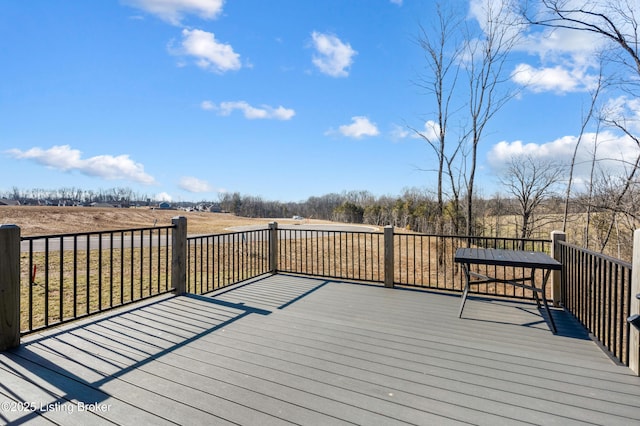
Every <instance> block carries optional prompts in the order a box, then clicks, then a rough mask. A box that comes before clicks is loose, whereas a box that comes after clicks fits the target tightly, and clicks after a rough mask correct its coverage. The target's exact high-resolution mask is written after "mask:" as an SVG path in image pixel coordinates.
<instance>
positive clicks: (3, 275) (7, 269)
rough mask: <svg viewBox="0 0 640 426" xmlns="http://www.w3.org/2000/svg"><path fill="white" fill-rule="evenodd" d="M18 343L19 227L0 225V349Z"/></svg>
mask: <svg viewBox="0 0 640 426" xmlns="http://www.w3.org/2000/svg"><path fill="white" fill-rule="evenodd" d="M19 345H20V228H19V227H18V226H16V225H0V351H4V350H6V349H9V348H14V347H16V346H19Z"/></svg>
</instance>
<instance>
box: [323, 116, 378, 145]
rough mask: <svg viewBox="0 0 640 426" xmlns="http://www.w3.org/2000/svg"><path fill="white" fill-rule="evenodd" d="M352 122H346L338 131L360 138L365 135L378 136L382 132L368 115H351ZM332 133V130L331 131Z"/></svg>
mask: <svg viewBox="0 0 640 426" xmlns="http://www.w3.org/2000/svg"><path fill="white" fill-rule="evenodd" d="M351 121H353V123H351V124H348V125H347V124H345V125H343V126H340V127H339V128H338V131H339V132H340V133H341V134H342V135H343V136H346V137H349V138H355V139H360V138H362V137H363V136H377V135H379V134H380V131H379V130H378V127H377V126H376V125H375V123H372V122H371V121H369V119H368V118H367V117H362V116H358V117H351ZM329 133H331V132H329Z"/></svg>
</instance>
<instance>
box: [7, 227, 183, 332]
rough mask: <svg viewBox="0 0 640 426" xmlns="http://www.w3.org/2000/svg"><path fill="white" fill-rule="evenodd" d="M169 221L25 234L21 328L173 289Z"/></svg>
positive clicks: (29, 329) (42, 325) (28, 329)
mask: <svg viewBox="0 0 640 426" xmlns="http://www.w3.org/2000/svg"><path fill="white" fill-rule="evenodd" d="M172 229H173V227H172V226H161V227H148V228H137V229H127V230H114V231H98V232H83V233H77V234H61V235H43V236H31V237H23V238H22V242H21V246H22V247H21V256H20V264H21V267H20V272H21V279H20V281H21V283H22V285H21V287H20V291H21V294H20V296H21V297H20V305H21V306H20V314H21V317H20V323H21V327H20V329H21V332H22V333H23V334H24V333H31V332H34V331H38V330H40V329H43V328H47V327H50V326H54V325H59V324H61V323H64V322H68V321H71V320H75V319H79V318H82V317H85V316H88V315H91V314H95V313H98V312H103V311H106V310H109V309H112V308H114V307H118V306H123V305H126V304H129V303H132V302H136V301H140V300H143V299H146V298H149V297H153V296H157V295H159V294H163V293H167V292H170V291H172V290H173V287H172V285H171V279H170V261H169V259H170V258H171V244H170V241H171V233H172Z"/></svg>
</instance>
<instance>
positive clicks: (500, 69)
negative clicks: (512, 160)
mask: <svg viewBox="0 0 640 426" xmlns="http://www.w3.org/2000/svg"><path fill="white" fill-rule="evenodd" d="M483 12H484V14H485V18H484V21H483V22H480V25H481V26H482V33H481V34H480V35H478V37H473V36H471V35H467V43H466V52H465V57H466V60H465V69H466V71H467V76H468V82H469V93H468V95H469V97H468V99H469V104H468V108H469V119H470V125H469V126H470V127H469V132H468V138H469V144H470V159H469V171H468V175H467V179H466V190H467V194H466V201H467V203H466V204H467V205H466V220H467V224H466V226H467V235H473V234H474V232H475V229H474V223H473V222H474V214H473V213H474V212H473V200H474V190H475V175H476V167H477V163H478V147H479V145H480V143H481V142H482V139H483V136H484V132H485V130H486V127H487V124H488V123H489V122H490V121H491V119H492V118H493V117H494V116H495V114H496V113H497V112H498V111H499V110H500V109H501V108H502V107H503V106H504V105H505V104H506V103H507V101H509V100H510V99H512V98H513V97H514V96H515V95H516V94H517V93H516V92H515V91H513V90H511V91H510V90H508V89H503V87H504V86H505V85H504V84H503V83H505V82H507V81H508V80H509V78H510V75H509V74H508V73H507V72H506V69H505V68H506V67H505V65H506V63H507V59H508V57H509V53H510V52H511V51H512V50H513V48H514V46H515V44H516V43H517V41H518V40H519V38H520V34H519V24H520V22H519V20H518V19H517V17H516V16H515V15H514V14H513V13H512V12H513V11H512V8H511V4H510V2H509V1H508V0H504V1H501V2H493V1H486V2H484V9H483Z"/></svg>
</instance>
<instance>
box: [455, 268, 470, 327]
mask: <svg viewBox="0 0 640 426" xmlns="http://www.w3.org/2000/svg"><path fill="white" fill-rule="evenodd" d="M462 269H464V276H465V279H466V281H467V282H466V284H465V286H464V291H463V292H462V302H461V303H460V310H459V311H458V318H462V310H463V309H464V303H465V302H466V301H467V295H468V294H469V280H470V279H471V277H470V274H469V265H468V264H467V263H463V264H462Z"/></svg>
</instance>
